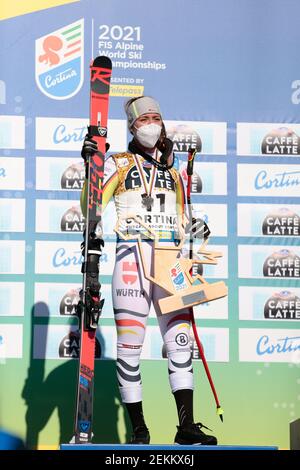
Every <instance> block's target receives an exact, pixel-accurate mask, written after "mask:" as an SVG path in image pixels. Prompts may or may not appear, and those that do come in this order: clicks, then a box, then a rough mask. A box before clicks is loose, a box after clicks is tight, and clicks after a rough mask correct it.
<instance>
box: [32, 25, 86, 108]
mask: <svg viewBox="0 0 300 470" xmlns="http://www.w3.org/2000/svg"><path fill="white" fill-rule="evenodd" d="M83 22H84V20H83V19H81V20H79V21H76V22H75V23H72V24H69V25H67V26H65V27H63V28H60V29H57V30H56V31H53V32H52V33H50V34H47V35H46V36H42V37H40V38H38V39H37V40H36V42H35V79H36V83H37V85H38V87H39V89H40V90H41V92H42V93H44V95H46V96H48V98H52V99H55V100H65V99H67V98H71V97H72V96H74V95H75V94H76V93H77V92H78V91H79V90H80V88H81V86H82V84H83V50H84V23H83Z"/></svg>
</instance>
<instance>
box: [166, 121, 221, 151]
mask: <svg viewBox="0 0 300 470" xmlns="http://www.w3.org/2000/svg"><path fill="white" fill-rule="evenodd" d="M164 123H165V126H166V131H167V136H168V137H169V138H170V139H171V140H172V141H173V143H174V147H173V148H174V151H175V152H177V153H179V152H187V151H188V150H189V148H190V147H192V148H195V149H197V152H199V153H203V154H210V155H226V153H227V123H226V122H199V121H164Z"/></svg>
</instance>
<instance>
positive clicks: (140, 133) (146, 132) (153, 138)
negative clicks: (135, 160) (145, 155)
mask: <svg viewBox="0 0 300 470" xmlns="http://www.w3.org/2000/svg"><path fill="white" fill-rule="evenodd" d="M133 134H134V137H135V138H136V139H137V140H138V141H139V143H140V144H142V145H143V147H146V148H150V149H151V148H153V147H154V146H155V144H156V142H157V141H158V139H159V136H160V134H161V126H159V125H158V124H154V123H152V124H146V125H145V126H141V127H139V128H136V127H134V128H133Z"/></svg>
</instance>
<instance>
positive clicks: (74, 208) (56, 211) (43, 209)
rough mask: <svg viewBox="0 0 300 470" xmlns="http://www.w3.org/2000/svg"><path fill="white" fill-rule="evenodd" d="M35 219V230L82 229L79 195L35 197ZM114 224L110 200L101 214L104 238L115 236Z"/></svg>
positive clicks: (78, 230)
mask: <svg viewBox="0 0 300 470" xmlns="http://www.w3.org/2000/svg"><path fill="white" fill-rule="evenodd" d="M0 202H1V201H0ZM0 207H1V206H0ZM35 220H36V232H40V233H78V232H82V231H83V229H84V223H85V222H84V220H85V219H84V217H83V215H82V212H81V208H80V200H79V197H78V199H67V200H65V199H64V200H48V199H37V200H36V218H35ZM115 224H116V211H115V209H114V203H113V202H111V203H109V204H108V206H107V207H106V209H105V211H104V215H103V233H104V239H105V238H107V236H109V235H113V237H114V236H115V235H114V230H113V229H114V226H115ZM0 228H1V219H0Z"/></svg>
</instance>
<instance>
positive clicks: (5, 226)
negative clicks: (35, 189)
mask: <svg viewBox="0 0 300 470" xmlns="http://www.w3.org/2000/svg"><path fill="white" fill-rule="evenodd" d="M24 231H25V199H9V198H4V199H0V232H24Z"/></svg>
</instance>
